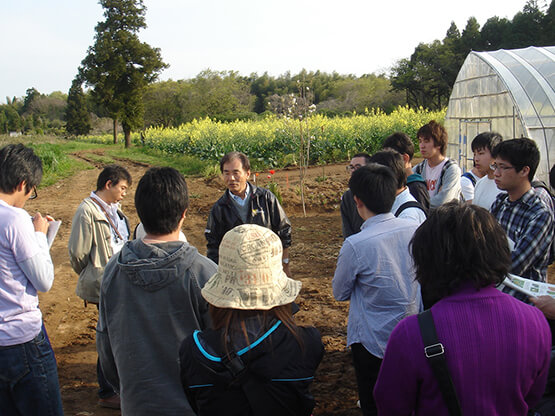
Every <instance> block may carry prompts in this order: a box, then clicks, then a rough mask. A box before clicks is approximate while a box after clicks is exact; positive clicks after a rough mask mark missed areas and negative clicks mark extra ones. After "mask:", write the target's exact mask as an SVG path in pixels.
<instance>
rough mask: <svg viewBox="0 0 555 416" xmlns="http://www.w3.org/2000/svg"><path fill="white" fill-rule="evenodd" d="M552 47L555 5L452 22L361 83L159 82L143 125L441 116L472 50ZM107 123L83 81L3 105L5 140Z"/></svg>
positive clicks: (313, 77) (349, 79)
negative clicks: (279, 117) (298, 107)
mask: <svg viewBox="0 0 555 416" xmlns="http://www.w3.org/2000/svg"><path fill="white" fill-rule="evenodd" d="M548 45H555V0H552V1H551V4H550V5H549V6H548V7H547V5H545V4H544V5H543V6H541V5H538V2H537V1H536V0H529V1H527V2H526V4H525V5H524V7H523V9H522V11H520V12H518V13H517V14H516V15H515V16H514V17H513V18H512V19H507V18H499V17H497V16H494V17H491V18H489V19H488V20H487V21H486V22H485V23H484V25H483V26H482V27H480V25H479V24H478V22H477V20H476V19H475V18H474V17H470V18H469V19H468V21H467V23H466V26H465V27H464V28H463V29H462V31H460V30H459V28H457V26H456V25H455V23H454V22H452V23H451V25H450V26H449V28H448V29H447V31H446V35H445V37H444V38H443V39H442V40H435V41H433V42H431V43H420V44H419V45H418V46H417V47H416V48H415V50H414V52H413V53H412V55H411V56H410V57H407V58H405V59H401V60H399V61H398V62H397V63H396V64H395V65H394V66H393V67H392V68H391V70H390V72H389V73H383V74H374V73H370V74H365V75H362V76H355V75H352V74H339V73H337V72H332V73H326V72H321V71H315V72H314V71H306V70H302V71H300V72H299V73H296V74H291V73H289V72H287V73H285V74H281V75H278V76H272V75H269V74H268V73H264V74H257V73H253V74H250V75H241V74H239V73H238V72H236V71H213V70H210V69H206V70H204V71H202V72H201V73H199V74H198V75H197V76H196V77H194V78H192V79H184V80H168V81H156V82H152V83H150V84H148V85H147V86H146V88H145V89H144V91H143V93H142V108H143V110H144V116H143V122H142V126H143V127H149V126H165V127H176V126H179V125H181V124H183V123H187V122H189V121H192V120H193V119H201V118H205V117H209V118H211V119H214V120H219V121H224V122H225V121H233V120H250V119H257V118H259V117H263V116H264V115H265V114H267V113H274V114H285V115H287V113H288V111H289V109H290V108H291V107H292V103H293V101H295V100H304V101H305V102H304V103H303V104H306V105H311V104H313V105H314V108H315V111H316V112H317V113H320V114H323V115H326V116H348V115H352V114H355V113H356V114H364V113H365V112H366V111H369V110H371V109H372V108H380V109H382V110H383V111H385V112H386V113H388V112H391V111H393V109H395V108H396V107H398V106H400V105H402V106H404V105H409V106H410V107H413V108H417V107H423V108H427V109H430V110H437V109H441V108H443V107H445V106H446V105H447V103H448V100H449V95H450V93H451V88H452V86H453V84H454V82H455V79H456V76H457V74H458V72H459V69H460V67H461V66H462V64H463V62H464V59H465V58H466V56H467V55H468V53H469V52H470V51H471V50H474V51H492V50H497V49H515V48H523V47H527V46H548ZM84 62H85V61H84ZM300 92H302V94H300ZM297 104H298V102H297ZM79 110H81V111H79ZM107 117H108V118H113V117H111V114H110V111H109V109H107V108H106V106H105V105H102V104H99V100H95V99H94V97H93V94H92V90H91V89H85V90H84V91H83V90H82V89H81V80H80V79H79V78H78V77H77V78H76V80H74V83H73V84H72V88H71V89H70V91H69V100H68V94H65V93H62V92H59V91H56V92H53V93H51V94H42V93H40V92H39V91H37V90H36V89H35V88H29V89H28V90H27V91H26V95H25V96H24V97H21V98H17V97H13V98H9V97H7V98H6V103H5V104H2V105H0V133H8V132H24V133H39V134H40V133H49V134H60V135H64V134H72V133H83V132H86V131H87V130H90V129H91V128H92V131H93V132H101V131H109V129H110V128H111V125H110V121H109V119H107ZM81 119H83V120H81ZM85 119H86V120H85ZM74 126H81V127H80V129H81V130H79V129H77V130H75V128H74ZM83 129H84V130H83Z"/></svg>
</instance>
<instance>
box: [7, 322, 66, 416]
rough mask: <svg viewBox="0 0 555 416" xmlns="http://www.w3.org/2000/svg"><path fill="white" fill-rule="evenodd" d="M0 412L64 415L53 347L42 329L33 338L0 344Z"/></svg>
mask: <svg viewBox="0 0 555 416" xmlns="http://www.w3.org/2000/svg"><path fill="white" fill-rule="evenodd" d="M0 409H1V410H0V413H1V414H2V415H3V416H12V415H14V416H16V415H17V416H19V415H25V416H32V415H33V416H34V415H37V416H39V415H40V416H42V415H49V416H50V415H51V416H58V415H63V414H64V412H63V410H62V397H61V396H60V385H59V383H58V370H57V367H56V359H55V358H54V351H52V347H51V346H50V342H49V341H48V338H47V337H46V336H45V333H44V330H42V329H41V331H40V332H39V334H38V335H37V336H36V337H35V339H33V340H31V341H29V342H26V343H24V344H19V345H11V346H9V347H1V346H0Z"/></svg>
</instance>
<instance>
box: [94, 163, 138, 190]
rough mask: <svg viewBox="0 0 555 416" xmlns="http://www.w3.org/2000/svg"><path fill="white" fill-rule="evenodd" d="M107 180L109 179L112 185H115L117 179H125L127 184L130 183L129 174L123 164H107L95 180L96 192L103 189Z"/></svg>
mask: <svg viewBox="0 0 555 416" xmlns="http://www.w3.org/2000/svg"><path fill="white" fill-rule="evenodd" d="M108 181H111V182H112V185H117V184H118V182H119V181H126V182H127V184H128V185H131V175H130V174H129V172H128V171H127V169H125V168H124V167H123V166H120V165H108V166H106V167H105V168H104V169H102V172H100V175H98V179H97V180H96V190H97V192H98V191H100V190H102V189H104V187H105V186H106V184H107V183H108Z"/></svg>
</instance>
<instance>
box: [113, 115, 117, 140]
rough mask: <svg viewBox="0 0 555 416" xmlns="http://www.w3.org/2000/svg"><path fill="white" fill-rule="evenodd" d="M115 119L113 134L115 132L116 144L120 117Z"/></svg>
mask: <svg viewBox="0 0 555 416" xmlns="http://www.w3.org/2000/svg"><path fill="white" fill-rule="evenodd" d="M113 121H114V126H113V128H112V131H113V134H114V144H117V143H118V119H117V117H114V118H113Z"/></svg>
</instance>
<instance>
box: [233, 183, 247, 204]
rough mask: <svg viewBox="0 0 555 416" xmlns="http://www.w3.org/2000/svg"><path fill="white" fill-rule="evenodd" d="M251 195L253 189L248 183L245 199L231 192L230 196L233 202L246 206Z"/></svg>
mask: <svg viewBox="0 0 555 416" xmlns="http://www.w3.org/2000/svg"><path fill="white" fill-rule="evenodd" d="M250 193H251V187H250V186H249V184H248V183H247V189H246V190H245V199H241V197H239V196H237V195H235V194H234V193H233V192H231V191H230V192H229V196H231V198H233V200H234V201H235V202H237V203H238V204H239V205H240V206H242V207H243V206H245V204H246V203H247V200H248V199H249V194H250Z"/></svg>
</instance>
